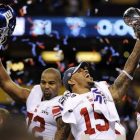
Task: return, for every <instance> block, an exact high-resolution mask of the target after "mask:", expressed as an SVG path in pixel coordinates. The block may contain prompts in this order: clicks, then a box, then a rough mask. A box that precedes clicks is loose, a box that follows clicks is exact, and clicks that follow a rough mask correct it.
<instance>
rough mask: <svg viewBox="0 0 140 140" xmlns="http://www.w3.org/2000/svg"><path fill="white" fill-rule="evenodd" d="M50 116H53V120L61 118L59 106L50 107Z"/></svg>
mask: <svg viewBox="0 0 140 140" xmlns="http://www.w3.org/2000/svg"><path fill="white" fill-rule="evenodd" d="M52 114H53V118H54V119H55V120H56V119H57V118H59V117H61V116H62V115H61V110H60V108H59V106H53V107H52Z"/></svg>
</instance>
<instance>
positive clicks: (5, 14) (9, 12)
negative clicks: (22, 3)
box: [3, 10, 13, 20]
mask: <svg viewBox="0 0 140 140" xmlns="http://www.w3.org/2000/svg"><path fill="white" fill-rule="evenodd" d="M3 15H4V16H5V18H6V20H10V19H11V18H12V17H13V15H12V13H11V11H10V10H8V11H7V12H6V13H4V14H3Z"/></svg>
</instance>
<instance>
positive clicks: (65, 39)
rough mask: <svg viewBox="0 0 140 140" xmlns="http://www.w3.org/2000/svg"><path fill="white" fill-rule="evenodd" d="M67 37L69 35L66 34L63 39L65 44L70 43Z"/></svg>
mask: <svg viewBox="0 0 140 140" xmlns="http://www.w3.org/2000/svg"><path fill="white" fill-rule="evenodd" d="M67 39H68V36H67V35H66V36H65V38H64V39H63V44H64V45H67V44H68V42H67Z"/></svg>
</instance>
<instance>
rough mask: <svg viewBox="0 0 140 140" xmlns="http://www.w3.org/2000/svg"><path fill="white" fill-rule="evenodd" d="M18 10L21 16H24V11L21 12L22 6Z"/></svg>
mask: <svg viewBox="0 0 140 140" xmlns="http://www.w3.org/2000/svg"><path fill="white" fill-rule="evenodd" d="M19 12H20V15H21V16H24V13H23V10H22V8H21V9H19Z"/></svg>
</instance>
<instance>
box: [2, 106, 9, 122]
mask: <svg viewBox="0 0 140 140" xmlns="http://www.w3.org/2000/svg"><path fill="white" fill-rule="evenodd" d="M0 119H3V120H4V122H5V121H7V120H11V115H10V112H9V111H8V110H7V109H4V108H0Z"/></svg>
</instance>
